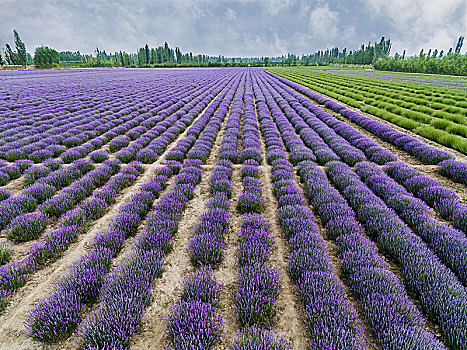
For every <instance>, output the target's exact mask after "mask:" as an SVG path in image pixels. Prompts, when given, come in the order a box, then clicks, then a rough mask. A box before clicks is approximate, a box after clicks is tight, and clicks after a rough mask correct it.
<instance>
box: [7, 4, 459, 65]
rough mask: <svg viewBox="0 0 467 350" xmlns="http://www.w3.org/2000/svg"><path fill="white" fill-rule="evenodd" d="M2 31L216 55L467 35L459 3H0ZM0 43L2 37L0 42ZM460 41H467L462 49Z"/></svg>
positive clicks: (71, 42) (412, 43)
mask: <svg viewBox="0 0 467 350" xmlns="http://www.w3.org/2000/svg"><path fill="white" fill-rule="evenodd" d="M1 2H2V5H1V6H2V11H1V14H0V37H1V38H3V40H7V41H8V42H9V43H12V41H13V36H12V31H13V29H17V30H18V32H19V33H20V35H21V38H22V39H23V41H24V42H25V43H26V47H27V50H28V52H33V51H34V49H35V47H37V46H40V45H47V46H51V47H53V48H55V49H57V50H80V51H81V52H86V53H92V52H94V49H95V48H96V46H97V47H99V48H100V49H105V50H106V51H107V52H114V51H117V50H118V51H119V50H125V51H127V52H135V51H136V49H137V48H138V47H142V46H144V44H146V43H148V44H149V45H150V46H152V47H154V46H157V45H161V44H163V43H164V42H165V41H167V42H168V43H169V45H170V46H172V47H175V46H178V47H180V49H181V50H182V51H183V52H187V51H192V52H193V53H195V54H198V53H202V54H208V55H219V54H220V55H224V56H235V57H239V56H280V55H283V54H287V53H288V52H291V53H292V52H293V53H296V54H302V53H305V54H308V53H312V52H315V51H317V50H322V49H326V48H327V47H334V46H338V47H339V48H341V49H342V48H344V47H347V49H348V50H355V49H356V48H358V47H360V45H361V43H368V41H372V42H373V41H379V39H380V38H381V36H385V37H386V38H388V37H389V38H391V40H392V42H393V47H394V50H393V52H395V51H396V50H397V51H400V52H401V51H402V49H404V48H405V49H407V51H408V53H415V52H418V51H420V48H422V47H423V48H425V49H428V48H430V47H432V48H435V47H437V48H439V49H442V48H444V49H445V50H446V49H449V47H450V46H453V45H455V41H456V40H457V37H458V36H459V35H462V34H465V33H466V28H465V27H466V25H465V23H467V20H466V11H467V10H466V6H467V5H466V3H465V0H443V2H442V4H440V1H439V0H391V1H387V0H384V1H383V0H359V1H344V0H171V1H167V0H165V1H164V0H132V1H130V0H112V1H110V0H99V1H87V0H42V1H40V2H38V1H36V0H21V1H18V0H1ZM3 44H4V42H3V41H2V42H0V45H3ZM466 47H467V45H466Z"/></svg>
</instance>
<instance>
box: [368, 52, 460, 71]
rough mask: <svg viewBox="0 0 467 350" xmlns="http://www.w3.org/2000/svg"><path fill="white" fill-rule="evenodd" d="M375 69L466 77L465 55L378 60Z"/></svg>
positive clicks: (421, 55) (422, 55)
mask: <svg viewBox="0 0 467 350" xmlns="http://www.w3.org/2000/svg"><path fill="white" fill-rule="evenodd" d="M374 67H375V69H378V70H384V71H395V72H410V73H429V74H449V75H467V55H460V54H453V53H451V54H447V55H445V56H443V57H433V56H425V55H424V54H423V53H421V54H420V56H414V57H409V58H406V59H399V58H389V57H386V58H379V59H378V60H377V61H376V62H375V63H374Z"/></svg>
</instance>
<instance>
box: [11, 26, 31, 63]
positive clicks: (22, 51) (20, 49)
mask: <svg viewBox="0 0 467 350" xmlns="http://www.w3.org/2000/svg"><path fill="white" fill-rule="evenodd" d="M13 35H14V36H15V47H16V55H17V60H18V63H17V64H19V65H22V66H26V64H27V63H28V58H27V55H26V45H24V43H23V42H22V41H21V38H20V37H19V34H18V32H17V31H16V29H15V30H13Z"/></svg>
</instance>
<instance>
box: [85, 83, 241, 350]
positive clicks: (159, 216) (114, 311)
mask: <svg viewBox="0 0 467 350" xmlns="http://www.w3.org/2000/svg"><path fill="white" fill-rule="evenodd" d="M236 81H237V80H235V81H233V82H231V83H230V84H229V87H228V88H227V91H228V92H227V94H226V97H225V98H224V99H223V100H222V102H221V103H220V104H219V107H218V108H217V111H216V113H215V114H214V116H213V117H212V118H211V119H210V120H209V123H208V125H207V126H206V128H205V129H204V131H203V134H202V137H200V139H203V141H204V143H206V142H209V140H211V141H212V143H213V142H214V140H215V135H217V133H218V131H219V127H220V124H221V123H222V120H223V119H224V118H225V113H226V112H227V109H228V106H229V104H230V100H231V99H232V96H233V92H232V90H234V88H232V86H236V85H235V83H236ZM203 135H205V136H204V137H203ZM212 143H211V147H208V148H205V149H203V151H204V152H208V154H209V152H210V150H211V148H212ZM196 145H197V144H196V143H195V144H194V146H193V148H192V149H191V150H193V149H194V148H195V147H196ZM200 148H201V147H200ZM200 148H199V149H198V150H199V151H201V149H200ZM191 150H190V151H191ZM198 154H200V156H201V157H204V153H203V152H198ZM202 163H203V162H202V161H201V160H200V159H189V160H187V161H185V164H184V166H183V169H182V170H181V171H180V173H179V174H178V175H177V177H176V185H175V187H174V188H173V189H172V190H171V191H170V192H169V193H167V194H165V195H164V196H162V197H161V199H160V200H159V201H158V203H157V204H156V207H155V210H154V211H153V213H152V214H150V216H149V217H148V219H147V220H146V229H145V231H144V232H143V233H142V234H141V235H140V236H139V237H138V239H137V244H135V245H134V246H133V247H132V249H131V250H130V252H129V254H128V258H127V259H125V260H124V262H123V263H122V264H121V265H120V266H118V267H117V268H116V269H115V271H114V272H113V273H112V274H111V275H109V277H108V278H106V280H105V281H104V285H103V288H102V292H101V294H100V298H99V299H100V300H101V303H100V305H99V309H98V311H97V312H96V313H94V314H92V315H91V316H90V317H88V318H87V319H86V320H85V322H84V324H83V326H82V327H81V330H80V334H81V335H82V339H83V348H84V349H91V348H95V347H107V348H124V347H127V346H128V342H129V340H130V338H131V336H132V334H133V333H134V332H135V330H136V329H137V328H138V326H139V323H140V321H141V317H142V315H143V313H144V311H145V309H146V305H148V303H149V300H150V290H151V288H152V285H153V283H154V280H155V279H156V278H157V277H158V276H160V275H161V274H162V259H163V258H164V257H165V255H166V254H167V252H168V251H169V250H170V247H171V242H172V239H173V236H174V235H175V234H176V232H177V229H178V223H179V221H180V220H181V216H182V213H183V211H184V209H185V207H186V204H187V203H188V201H189V200H190V199H191V198H193V191H194V188H195V186H196V185H197V184H199V182H200V181H201V173H202V170H201V168H200V166H201V164H202ZM183 310H185V309H183V308H181V309H180V311H181V312H183ZM199 310H200V312H205V311H206V310H204V309H202V308H201V309H199ZM192 311H193V312H191V313H190V314H189V315H195V312H194V310H192ZM202 315H205V314H202ZM198 319H200V318H199V315H198ZM201 320H203V321H206V320H207V321H209V319H206V318H203V317H202V318H201ZM212 322H214V323H215V319H213V320H212ZM213 327H215V325H214V324H213ZM191 333H192V332H191Z"/></svg>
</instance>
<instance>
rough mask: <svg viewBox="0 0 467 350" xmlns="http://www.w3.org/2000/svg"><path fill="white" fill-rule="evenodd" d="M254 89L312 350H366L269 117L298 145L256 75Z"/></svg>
mask: <svg viewBox="0 0 467 350" xmlns="http://www.w3.org/2000/svg"><path fill="white" fill-rule="evenodd" d="M253 90H254V93H255V97H256V104H257V110H258V118H259V120H260V129H261V132H262V134H263V138H264V142H265V144H266V150H267V156H268V163H269V164H270V165H271V166H272V172H271V178H272V181H273V185H274V187H273V192H274V195H275V196H276V198H277V200H278V203H279V209H278V217H279V222H280V224H281V227H282V229H283V231H284V234H285V236H286V237H287V240H288V242H289V246H290V249H291V254H290V257H289V273H290V275H291V277H292V279H293V280H294V281H295V283H296V284H297V286H298V288H299V290H300V297H301V300H302V303H303V305H304V308H305V322H306V325H307V330H308V334H309V336H310V340H311V344H310V345H311V348H312V349H321V348H337V349H365V348H367V346H366V341H365V337H364V335H363V328H362V325H361V323H360V321H359V319H358V314H357V311H356V310H355V307H354V306H353V304H352V303H350V302H349V301H348V298H347V295H346V293H345V290H344V287H343V285H342V282H340V280H339V278H338V277H337V276H336V274H335V273H334V272H333V267H332V263H331V260H330V258H329V255H328V252H327V245H326V243H325V241H324V240H323V238H322V237H321V235H320V234H319V228H318V226H317V224H316V222H315V220H314V217H313V214H312V213H311V211H310V210H309V209H308V208H307V207H306V206H305V205H304V198H303V194H302V193H301V191H300V189H298V188H297V186H296V185H295V182H294V180H293V166H292V164H291V163H290V162H289V161H288V160H287V156H288V155H287V153H286V152H285V146H284V143H283V141H282V139H281V134H280V133H279V132H278V131H277V129H276V126H275V122H274V120H273V118H271V115H272V116H273V117H274V119H276V120H277V125H279V126H282V130H284V132H288V133H287V137H283V139H284V141H287V142H288V143H289V144H300V141H299V139H298V137H297V136H296V134H295V132H293V128H292V127H291V126H290V124H289V123H288V121H287V119H286V118H285V117H284V116H283V114H282V112H281V111H280V109H279V108H278V107H275V108H274V109H272V108H271V111H270V109H269V108H268V105H267V104H266V102H268V103H272V101H271V100H272V98H271V97H266V98H265V97H264V94H263V91H264V90H265V88H264V87H262V85H260V82H259V79H258V78H257V76H256V75H254V79H253ZM287 125H289V127H287ZM291 128H292V130H291ZM279 130H281V128H279ZM292 132H293V133H292ZM272 154H274V157H271V155H272Z"/></svg>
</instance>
